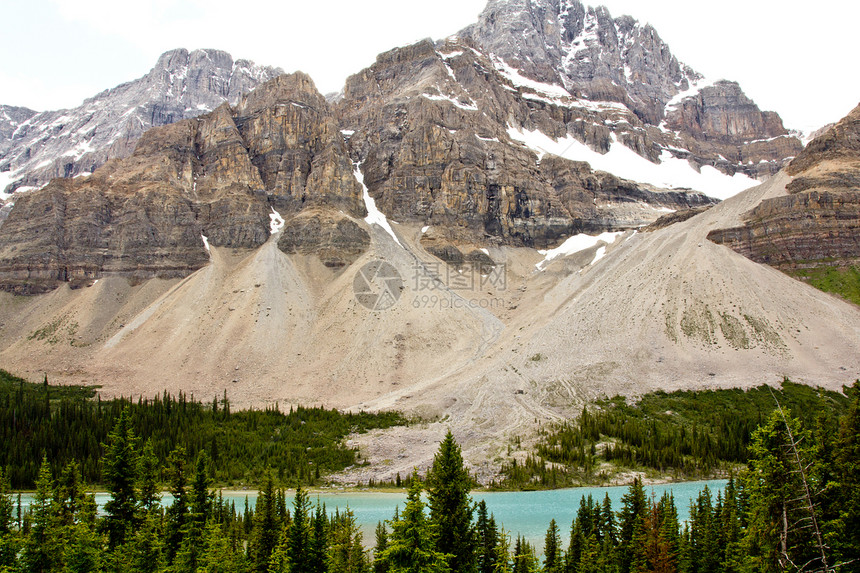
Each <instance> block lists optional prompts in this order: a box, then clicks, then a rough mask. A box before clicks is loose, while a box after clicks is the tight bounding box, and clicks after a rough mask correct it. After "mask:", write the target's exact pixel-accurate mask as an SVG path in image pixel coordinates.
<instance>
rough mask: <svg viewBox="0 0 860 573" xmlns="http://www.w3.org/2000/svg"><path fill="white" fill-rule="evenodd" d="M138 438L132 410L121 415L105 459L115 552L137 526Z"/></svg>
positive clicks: (108, 518)
mask: <svg viewBox="0 0 860 573" xmlns="http://www.w3.org/2000/svg"><path fill="white" fill-rule="evenodd" d="M135 442H136V438H135V436H134V430H133V428H132V427H131V422H130V420H129V412H128V408H125V409H123V410H122V412H120V415H119V419H118V420H117V422H116V425H115V426H114V428H113V431H112V432H111V433H110V435H109V436H108V443H107V445H106V446H105V457H104V481H105V485H106V487H107V490H108V492H109V493H110V499H109V500H108V501H107V503H105V506H104V511H105V513H106V517H105V528H106V530H107V534H108V544H109V546H110V547H111V548H114V547H117V546H118V545H121V544H122V543H124V542H125V539H126V536H127V535H128V532H129V531H131V530H132V528H133V527H134V523H135V509H136V506H137V492H136V491H135V488H134V485H135V475H136V472H137V451H136V448H135Z"/></svg>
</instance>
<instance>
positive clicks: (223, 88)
mask: <svg viewBox="0 0 860 573" xmlns="http://www.w3.org/2000/svg"><path fill="white" fill-rule="evenodd" d="M282 73H283V70H281V69H280V68H272V67H269V66H261V65H257V64H254V63H253V62H251V61H249V60H234V59H233V57H232V56H231V55H230V54H228V53H227V52H224V51H221V50H208V49H207V50H194V51H188V50H186V49H176V50H171V51H168V52H165V53H164V54H162V55H161V56H160V57H159V58H158V61H157V62H156V64H155V66H154V67H153V68H152V69H151V70H150V71H149V73H147V74H146V75H145V76H143V77H141V78H138V79H136V80H133V81H130V82H127V83H124V84H121V85H119V86H117V87H115V88H111V89H109V90H105V91H103V92H101V93H99V94H97V95H95V96H94V97H92V98H88V99H86V100H85V101H84V102H83V103H82V104H81V105H80V106H78V107H76V108H73V109H66V110H57V111H46V112H41V113H38V114H37V113H35V112H34V113H33V114H31V115H30V116H29V117H26V118H23V116H22V115H21V112H18V117H21V118H22V119H23V121H18V123H17V124H16V125H15V128H14V129H11V130H10V129H6V128H4V127H3V126H4V125H6V124H5V123H4V122H3V120H2V117H3V114H2V112H0V174H2V177H0V192H2V191H4V189H5V191H6V192H12V191H14V190H15V189H18V188H25V189H26V188H32V187H40V186H42V185H44V184H45V183H47V182H48V181H49V180H50V179H52V178H54V177H74V176H77V175H85V174H89V173H91V172H92V171H94V170H95V169H96V168H97V167H98V166H100V165H102V164H103V163H104V162H105V161H107V160H108V159H110V158H119V157H126V156H128V155H130V154H131V152H132V150H133V149H134V146H135V143H136V142H137V140H138V138H140V136H141V135H142V134H143V133H144V132H145V131H146V130H147V129H149V128H150V127H153V126H159V125H166V124H169V123H173V122H175V121H179V120H181V119H187V118H191V117H196V116H198V115H200V114H202V113H206V112H209V111H211V110H214V109H215V108H217V107H218V106H219V105H221V104H222V103H224V102H229V103H231V104H236V103H237V102H238V101H239V98H240V97H241V96H242V94H244V93H247V92H249V91H251V90H252V89H253V88H254V87H256V86H257V85H259V84H260V83H263V82H265V81H267V80H269V79H271V78H273V77H276V76H278V75H280V74H282ZM7 132H8V133H7Z"/></svg>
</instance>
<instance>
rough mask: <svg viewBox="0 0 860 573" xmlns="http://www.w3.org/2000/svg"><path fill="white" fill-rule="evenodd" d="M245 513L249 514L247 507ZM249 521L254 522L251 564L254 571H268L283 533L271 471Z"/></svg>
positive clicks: (264, 572)
mask: <svg viewBox="0 0 860 573" xmlns="http://www.w3.org/2000/svg"><path fill="white" fill-rule="evenodd" d="M245 515H246V516H248V515H249V510H248V508H247V507H246V508H245ZM249 522H253V528H252V530H251V543H250V547H249V551H248V554H249V558H250V560H251V565H252V567H253V569H254V571H257V572H258V573H266V572H267V571H268V570H269V560H270V559H271V557H272V553H273V552H274V551H275V548H276V547H277V545H278V538H279V536H280V535H281V522H280V520H279V519H278V511H277V502H276V500H275V485H274V482H273V481H272V474H271V473H267V475H266V485H265V487H264V488H263V489H262V490H261V491H260V493H259V496H258V497H257V508H256V511H254V512H253V518H251V519H246V523H249Z"/></svg>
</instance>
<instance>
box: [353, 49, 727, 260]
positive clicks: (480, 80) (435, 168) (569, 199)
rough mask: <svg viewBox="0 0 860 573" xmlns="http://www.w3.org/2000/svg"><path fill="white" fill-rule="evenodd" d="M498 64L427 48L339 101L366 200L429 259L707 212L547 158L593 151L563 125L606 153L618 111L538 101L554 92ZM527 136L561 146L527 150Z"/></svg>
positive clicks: (356, 83) (387, 62) (692, 196)
mask: <svg viewBox="0 0 860 573" xmlns="http://www.w3.org/2000/svg"><path fill="white" fill-rule="evenodd" d="M496 66H497V61H496V60H494V57H493V56H492V55H487V54H484V53H482V52H480V51H478V50H477V49H476V48H475V47H474V46H473V45H472V44H471V43H469V42H468V41H460V40H448V41H445V42H440V43H439V44H435V43H434V42H432V41H430V40H425V41H422V42H419V43H417V44H414V45H412V46H408V47H405V48H398V49H396V50H392V51H390V52H387V53H384V54H381V55H380V56H379V57H378V58H377V61H376V63H375V64H374V65H372V66H371V67H370V68H368V69H366V70H364V71H362V72H361V73H359V74H356V75H354V76H352V77H350V78H348V79H347V82H346V86H345V88H344V92H343V97H342V98H341V99H340V100H339V101H338V103H337V110H338V114H339V116H340V118H341V124H342V126H343V127H344V134H345V136H346V138H347V139H348V141H349V147H350V149H351V152H352V154H353V156H354V158H355V159H356V161H357V162H358V163H360V165H361V171H362V173H363V175H364V182H365V184H366V185H367V187H368V191H369V194H370V195H371V196H372V197H373V198H374V200H375V201H376V204H377V205H378V206H379V208H380V209H381V210H382V212H384V213H385V214H386V215H388V216H389V217H391V218H393V219H394V220H397V221H401V222H403V221H410V222H416V223H421V225H423V226H428V227H429V228H430V229H429V230H430V234H429V235H428V236H427V237H425V238H424V240H425V243H428V244H429V243H430V242H433V243H434V245H433V246H432V247H431V248H433V249H434V251H435V252H437V253H441V252H444V251H448V252H450V251H451V250H452V249H456V245H457V244H458V243H466V244H480V245H487V244H509V245H521V246H529V247H536V248H549V247H553V246H556V245H557V244H558V243H560V242H561V241H562V240H564V239H566V238H567V237H569V236H571V235H575V234H577V233H581V232H585V231H588V232H599V231H613V230H619V229H628V228H634V227H637V226H641V225H644V224H647V223H649V222H652V221H653V220H655V219H656V218H657V217H659V216H660V215H661V214H663V213H665V212H666V211H670V210H677V209H686V208H689V207H691V206H698V205H703V204H710V203H711V202H712V201H711V200H710V199H708V198H707V197H705V196H703V195H702V194H701V193H696V192H690V190H689V189H687V188H685V189H681V190H677V191H676V190H671V189H666V188H665V186H660V187H658V186H654V185H650V184H641V183H636V182H634V181H631V180H629V179H622V178H621V177H618V176H616V175H613V174H611V173H608V172H607V171H609V170H610V169H611V168H612V166H608V167H606V168H605V171H595V170H593V169H592V166H590V165H589V164H588V163H585V162H582V161H571V160H569V159H567V158H565V157H562V156H563V155H564V153H563V151H557V152H556V153H555V154H553V153H550V152H548V151H547V150H545V149H544V148H542V146H545V147H547V148H549V147H550V146H551V145H556V146H559V145H561V146H564V145H566V146H568V147H569V148H571V149H578V148H579V147H582V148H585V149H587V150H589V151H590V148H588V147H587V145H586V144H585V143H579V141H578V140H577V139H575V138H572V137H569V136H568V134H567V128H566V125H572V126H575V128H576V129H580V128H581V130H580V131H577V136H578V137H582V138H583V139H584V140H585V141H586V142H587V143H588V144H590V145H593V146H594V147H596V148H598V149H599V148H601V147H602V148H604V149H607V150H608V149H609V147H610V145H611V144H612V142H613V141H614V139H613V138H614V137H615V134H614V132H612V131H611V130H610V129H608V128H606V127H605V126H604V125H603V122H602V120H600V119H598V118H600V117H603V114H605V115H612V116H617V115H620V114H622V113H623V111H621V110H619V109H618V108H619V106H617V105H613V104H608V105H607V104H597V103H591V102H586V103H581V102H579V101H578V100H575V99H573V98H572V97H571V96H557V97H558V101H559V102H563V105H562V103H559V105H555V103H551V104H547V103H545V102H543V101H540V100H541V99H546V98H545V97H544V96H542V95H541V94H542V93H545V91H546V90H549V89H550V88H552V87H553V86H544V85H542V84H541V85H523V84H522V83H521V82H520V83H518V82H516V81H513V80H512V76H511V74H510V73H508V72H506V71H505V70H504V69H503V70H502V71H500V70H499V69H497V67H496ZM535 84H536V82H535ZM542 90H544V91H542ZM535 98H537V100H536V99H535ZM598 121H600V125H597V123H596V122H598ZM532 133H549V134H553V135H555V136H558V137H561V138H566V141H550V140H549V138H548V137H547V138H546V139H547V142H538V144H534V143H533V142H532V141H530V139H529V137H528V135H529V134H532ZM622 137H623V135H622ZM618 145H621V144H618ZM621 147H624V146H623V145H621ZM624 149H628V148H626V147H624ZM628 152H629V155H630V156H632V157H633V158H635V159H633V160H632V161H630V160H629V158H626V159H628V163H627V165H636V164H637V163H640V162H641V164H648V165H652V166H654V167H655V168H656V167H657V166H656V165H655V164H652V163H650V162H649V161H648V160H647V159H645V158H642V157H640V156H638V155H636V154H635V153H634V152H633V151H629V150H628ZM592 154H593V155H595V156H599V154H598V153H597V152H592ZM607 155H608V154H607ZM687 169H688V172H689V173H690V174H691V175H692V174H695V172H694V171H693V170H692V169H691V168H687ZM727 179H728V178H727ZM454 256H455V257H456V256H458V255H456V253H454Z"/></svg>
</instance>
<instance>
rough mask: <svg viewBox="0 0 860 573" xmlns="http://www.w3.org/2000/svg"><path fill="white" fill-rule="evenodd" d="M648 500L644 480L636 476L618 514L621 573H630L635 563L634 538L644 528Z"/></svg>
mask: <svg viewBox="0 0 860 573" xmlns="http://www.w3.org/2000/svg"><path fill="white" fill-rule="evenodd" d="M647 503H648V502H647V500H646V499H645V489H644V488H643V487H642V480H641V479H640V478H638V477H637V478H635V479H634V480H633V483H632V484H630V487H629V488H628V490H627V493H625V494H624V496H622V498H621V511H620V512H619V514H618V522H619V528H620V531H619V539H618V544H619V553H620V559H621V561H620V566H621V573H628V572H629V571H630V567H631V565H632V563H633V557H634V556H633V553H634V550H635V547H634V546H633V539H634V538H635V537H636V535H637V534H638V533H639V531H640V529H641V528H642V522H643V520H644V519H645V513H646V511H647V507H648V506H647Z"/></svg>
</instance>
